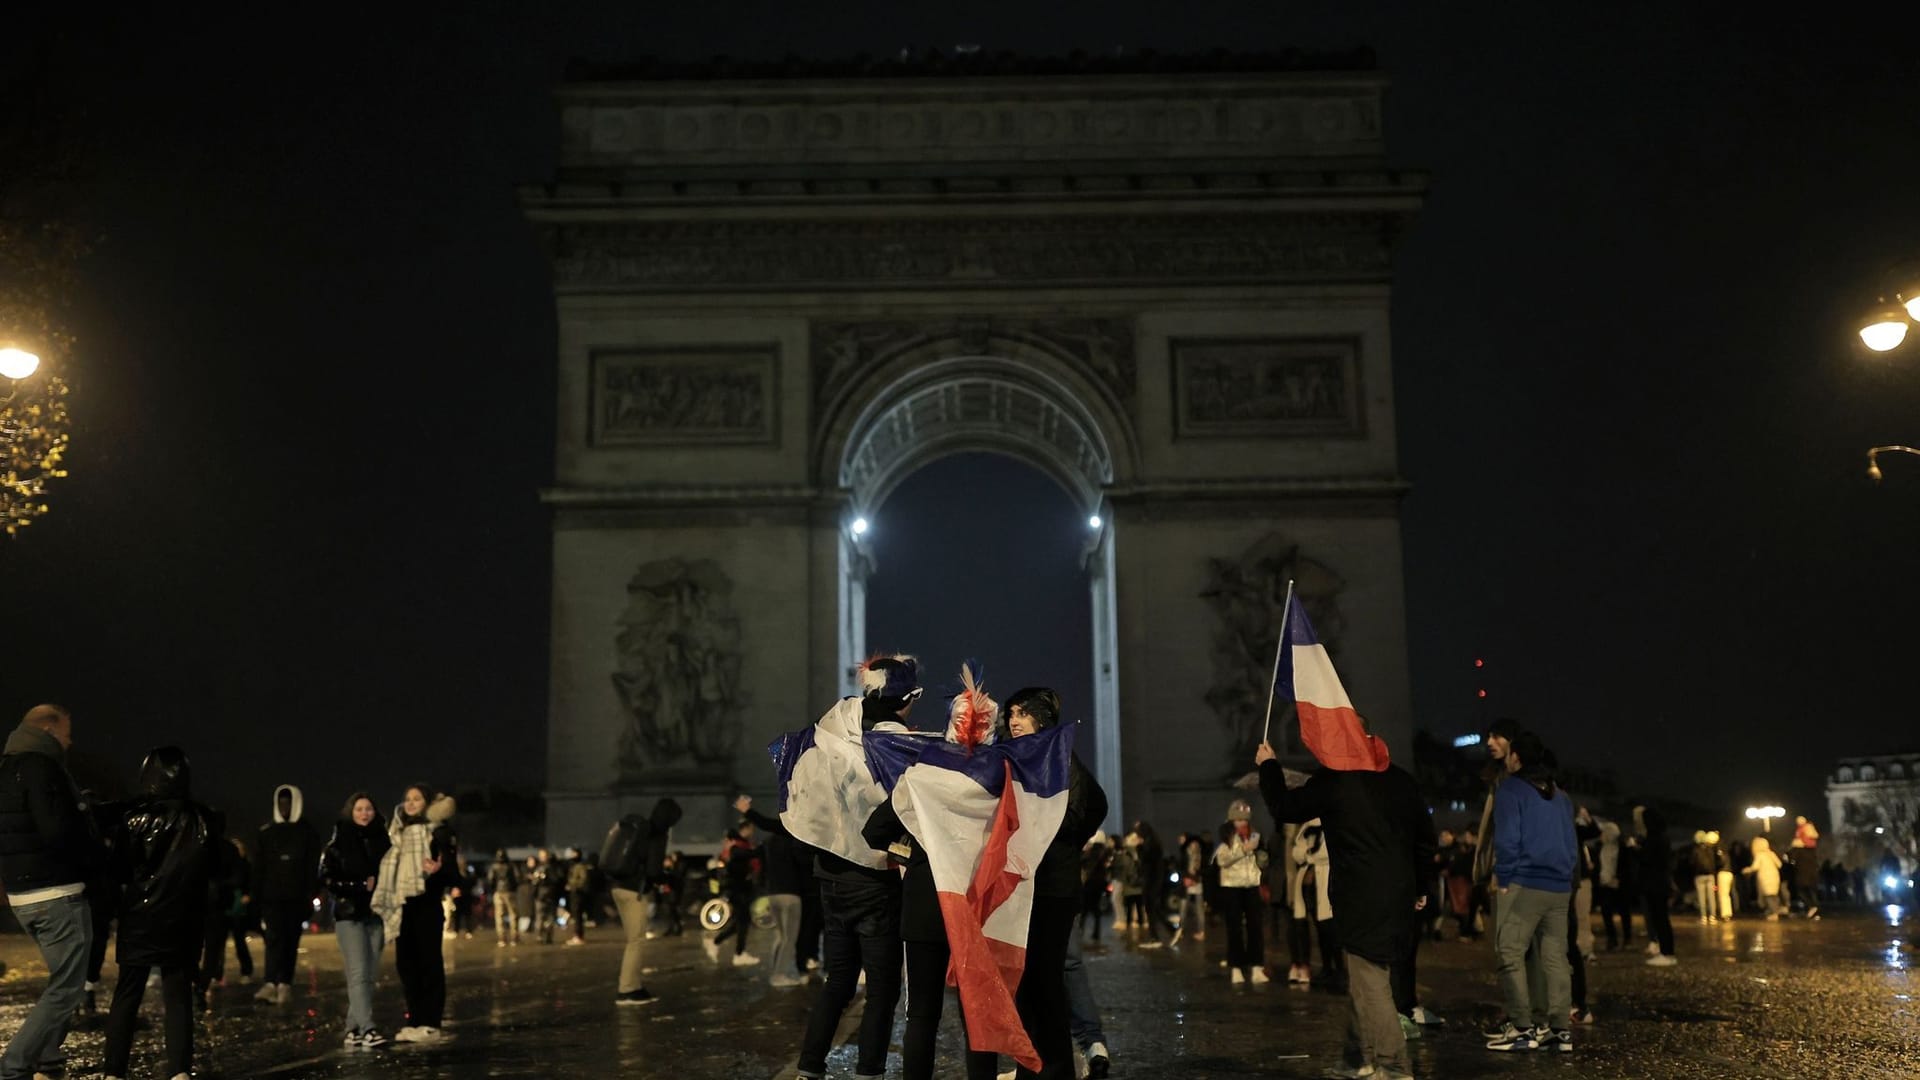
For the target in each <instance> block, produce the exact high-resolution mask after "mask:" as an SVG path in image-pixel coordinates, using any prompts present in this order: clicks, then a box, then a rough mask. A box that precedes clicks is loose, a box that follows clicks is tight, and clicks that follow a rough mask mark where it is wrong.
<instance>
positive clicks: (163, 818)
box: [113, 746, 227, 966]
mask: <svg viewBox="0 0 1920 1080" xmlns="http://www.w3.org/2000/svg"><path fill="white" fill-rule="evenodd" d="M191 779H192V774H191V771H190V769H189V766H188V764H187V755H186V754H185V753H184V752H182V751H181V750H180V748H179V747H175V746H163V747H161V748H159V749H158V750H155V751H154V752H152V753H151V754H148V755H147V760H146V761H145V762H144V763H142V764H141V766H140V794H139V796H138V797H136V798H135V799H134V802H133V804H132V805H131V806H130V807H129V808H128V809H127V812H126V815H125V816H124V817H122V818H121V819H120V825H119V828H118V830H117V832H116V835H115V837H114V842H113V848H114V859H115V865H116V866H117V868H118V869H119V872H120V880H121V881H122V882H124V883H125V884H124V890H123V892H122V897H121V904H120V938H119V944H118V946H117V949H116V955H117V956H118V957H119V959H120V963H121V964H123V965H124V964H149V965H168V966H171V965H180V964H191V963H193V962H194V960H195V958H196V957H197V956H198V955H199V953H200V948H201V946H202V944H203V943H204V935H205V931H206V904H207V886H208V879H209V877H210V875H211V874H212V872H213V869H214V866H215V845H220V844H225V843H226V842H227V841H226V838H225V836H224V835H223V833H224V831H225V828H224V827H225V822H224V821H223V820H222V819H221V818H220V817H219V815H217V814H215V813H213V812H212V811H210V810H208V809H207V808H206V807H204V806H201V805H200V804H199V803H196V802H194V801H193V799H192V797H191Z"/></svg>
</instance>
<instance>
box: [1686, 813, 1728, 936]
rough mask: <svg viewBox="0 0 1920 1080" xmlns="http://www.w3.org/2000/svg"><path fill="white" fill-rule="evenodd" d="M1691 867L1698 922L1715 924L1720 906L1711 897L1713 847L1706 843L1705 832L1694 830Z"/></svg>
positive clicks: (1714, 860) (1715, 860)
mask: <svg viewBox="0 0 1920 1080" xmlns="http://www.w3.org/2000/svg"><path fill="white" fill-rule="evenodd" d="M1689 858H1690V860H1691V864H1692V866H1693V902H1694V906H1695V907H1696V908H1698V909H1699V911H1700V921H1701V922H1703V923H1716V922H1719V921H1720V905H1719V903H1718V902H1717V901H1715V900H1714V897H1713V875H1714V869H1715V864H1716V863H1717V862H1718V861H1719V860H1717V859H1715V858H1714V850H1713V845H1712V844H1710V843H1708V842H1707V831H1706V830H1705V829H1695V830H1694V832H1693V849H1692V851H1691V853H1690V855H1689Z"/></svg>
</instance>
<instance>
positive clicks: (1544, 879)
mask: <svg viewBox="0 0 1920 1080" xmlns="http://www.w3.org/2000/svg"><path fill="white" fill-rule="evenodd" d="M1493 821H1494V833H1493V846H1494V852H1493V860H1494V874H1495V875H1496V876H1497V877H1498V878H1499V880H1500V884H1501V885H1502V886H1507V885H1524V886H1526V887H1527V888H1529V889H1538V890H1540V891H1542V892H1557V893H1564V892H1572V891H1573V882H1574V875H1576V874H1577V873H1579V871H1580V851H1579V847H1580V842H1579V840H1578V839H1577V838H1576V837H1575V836H1574V832H1573V801H1572V800H1571V799H1569V798H1567V793H1566V792H1564V791H1562V790H1560V788H1559V786H1558V785H1557V784H1555V783H1554V782H1553V780H1552V779H1551V778H1547V777H1540V776H1533V775H1530V774H1528V775H1522V776H1509V777H1507V778H1506V779H1505V780H1503V781H1501V783H1500V786H1499V787H1498V788H1496V789H1495V790H1494V793H1493Z"/></svg>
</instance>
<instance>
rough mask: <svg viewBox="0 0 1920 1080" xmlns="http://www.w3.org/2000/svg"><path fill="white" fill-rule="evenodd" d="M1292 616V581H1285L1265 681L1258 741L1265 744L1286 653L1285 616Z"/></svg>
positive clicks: (1270, 727)
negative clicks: (1263, 717) (1276, 637)
mask: <svg viewBox="0 0 1920 1080" xmlns="http://www.w3.org/2000/svg"><path fill="white" fill-rule="evenodd" d="M1291 614H1293V579H1292V578H1288V579H1287V598H1286V600H1285V601H1283V602H1282V603H1281V605H1280V641H1279V644H1277V645H1275V646H1274V647H1273V677H1272V678H1270V679H1268V680H1267V722H1266V723H1265V724H1262V725H1261V726H1260V741H1261V742H1266V741H1267V735H1268V733H1269V732H1271V731H1272V730H1273V695H1274V694H1275V693H1277V692H1278V690H1279V687H1278V685H1277V684H1278V683H1279V682H1280V658H1281V657H1282V656H1284V655H1286V652H1287V616H1289V615H1291Z"/></svg>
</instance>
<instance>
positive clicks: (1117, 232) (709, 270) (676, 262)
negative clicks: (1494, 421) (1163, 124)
mask: <svg viewBox="0 0 1920 1080" xmlns="http://www.w3.org/2000/svg"><path fill="white" fill-rule="evenodd" d="M1393 219H1394V215H1391V214H1367V213H1352V214H1331V213H1321V214H1272V215H1264V216H1252V215H1245V216H1234V217H1229V216H1224V215H1188V216H1167V215H1156V216H1153V217H1113V216H1102V217H1079V216H1075V217H1064V216H1063V217H1056V218H1052V219H1049V220H1047V221H1045V222H1036V221H1032V220H1007V219H1002V220H979V219H927V220H918V221H914V220H892V221H864V222H805V223H793V222H782V221H725V220H709V221H700V222H691V221H643V222H627V223H621V224H558V223H555V224H549V225H548V226H547V229H546V237H547V242H548V244H549V246H550V247H551V249H552V254H553V271H554V284H555V287H556V288H558V289H560V290H562V291H566V290H585V289H591V290H600V289H643V290H654V291H671V290H680V289H691V288H711V287H738V286H789V287H793V286H819V287H835V286H851V285H875V284H878V285H887V286H894V287H910V286H915V285H920V286H938V287H941V288H952V287H954V286H956V285H968V284H979V285H990V284H999V283H1003V282H1010V281H1011V282H1062V283H1067V282H1090V283H1102V284H1108V283H1132V282H1142V283H1144V282H1158V281H1167V280H1191V279H1199V280H1205V281H1242V280H1255V281H1262V282H1272V281H1290V280H1291V281H1297V280H1344V279H1367V280H1370V279H1373V278H1376V277H1382V276H1384V275H1385V274H1386V272H1387V269H1388V231H1389V227H1390V225H1391V223H1392V221H1393Z"/></svg>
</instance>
